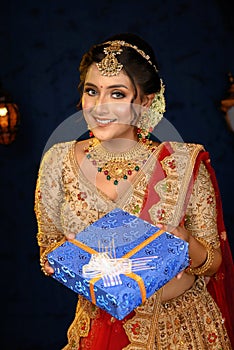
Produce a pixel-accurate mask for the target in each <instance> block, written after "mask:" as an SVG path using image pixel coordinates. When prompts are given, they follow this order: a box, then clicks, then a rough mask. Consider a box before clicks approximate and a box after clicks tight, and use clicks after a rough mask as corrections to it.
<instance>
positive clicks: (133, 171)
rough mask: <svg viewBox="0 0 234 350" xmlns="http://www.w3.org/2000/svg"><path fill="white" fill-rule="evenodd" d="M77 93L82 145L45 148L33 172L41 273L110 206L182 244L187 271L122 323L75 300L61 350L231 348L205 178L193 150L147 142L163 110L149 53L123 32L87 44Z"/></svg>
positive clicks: (215, 199) (209, 173)
mask: <svg viewBox="0 0 234 350" xmlns="http://www.w3.org/2000/svg"><path fill="white" fill-rule="evenodd" d="M79 87H80V92H81V95H82V108H83V113H84V116H85V119H86V121H87V124H88V128H89V129H90V131H91V133H92V135H91V136H92V137H91V138H90V139H89V140H84V141H79V142H77V141H75V140H74V141H71V142H64V143H59V144H56V145H54V146H53V147H52V148H51V149H50V150H49V151H47V153H46V154H45V156H44V158H43V161H42V164H41V167H40V170H39V176H38V181H37V188H36V199H35V212H36V216H37V220H38V244H39V246H40V251H41V266H42V270H43V271H44V273H45V274H46V275H51V274H53V268H52V267H51V266H50V265H49V263H48V261H47V254H48V252H50V251H51V250H53V249H54V247H55V246H56V245H57V244H58V243H59V242H61V241H62V240H64V239H65V238H66V239H72V238H74V236H75V234H76V233H77V232H79V231H81V230H83V229H84V228H85V227H86V226H88V225H90V224H91V223H93V222H94V221H96V220H98V219H99V218H100V217H102V216H103V215H104V214H106V213H107V212H109V211H111V210H112V209H114V208H115V207H118V208H122V209H124V210H125V211H128V212H129V213H131V214H134V215H136V216H139V217H141V218H142V219H144V220H147V221H149V222H151V223H153V224H155V225H158V226H160V227H162V228H164V229H166V230H168V231H170V232H171V233H173V234H174V235H176V236H178V237H180V238H182V239H183V240H185V241H187V242H188V243H189V256H190V259H191V263H190V266H189V268H187V269H186V270H185V271H184V272H183V273H180V274H179V275H178V276H177V277H175V278H173V279H172V280H171V281H170V282H169V283H167V284H166V285H165V286H164V287H163V288H161V289H160V290H159V291H158V292H156V293H155V294H154V295H153V296H152V297H150V298H148V299H147V300H146V302H145V303H144V304H143V305H141V306H139V307H138V308H136V309H135V310H134V311H133V312H132V313H131V314H130V315H128V316H127V317H126V318H125V319H124V320H122V321H119V320H117V319H115V318H113V317H112V316H110V315H109V314H107V313H106V312H105V311H103V310H101V309H99V308H97V307H96V306H94V305H93V304H91V303H90V302H89V301H87V300H85V299H84V298H83V297H79V300H78V305H77V310H76V314H75V319H74V321H73V323H72V324H71V326H70V328H69V330H68V345H67V346H65V348H64V349H66V350H75V349H82V350H84V349H86V350H88V349H92V350H98V349H100V350H120V349H125V350H126V349H128V350H129V349H139V350H140V349H149V350H153V349H154V350H159V349H179V350H182V349H191V350H202V349H222V350H225V349H231V343H230V340H229V337H228V334H227V331H226V328H227V329H230V331H231V323H230V319H229V314H228V308H227V307H226V306H227V303H228V302H231V295H230V290H229V291H227V290H225V287H224V282H225V281H226V278H227V277H226V275H225V273H226V270H225V262H226V259H227V260H228V264H229V265H228V264H227V266H229V269H230V271H231V270H232V268H233V265H232V260H231V259H232V258H231V253H230V248H229V245H228V241H227V237H226V234H225V229H224V225H223V221H222V210H221V204H220V197H219V192H218V187H217V183H216V180H215V175H214V171H213V169H212V167H211V165H210V159H209V155H208V153H207V152H206V151H205V150H204V149H203V147H202V146H201V145H196V144H185V143H179V142H162V143H157V142H153V141H151V140H150V137H149V136H150V132H151V131H152V130H153V129H154V127H155V126H156V124H157V123H158V122H159V121H160V119H161V118H162V114H163V112H164V110H165V100H164V96H163V92H164V86H163V83H162V80H161V79H160V77H159V74H158V67H157V63H156V59H155V56H154V53H153V51H152V49H151V47H150V46H149V45H148V44H147V43H146V42H145V41H144V40H142V39H141V38H139V37H138V36H136V35H133V34H120V35H116V36H114V37H111V38H109V39H108V40H106V41H104V42H103V43H101V44H98V45H95V46H93V47H92V48H91V49H90V50H89V52H88V53H86V54H85V55H84V57H83V59H82V61H81V64H80V86H79ZM93 136H94V137H93ZM222 252H225V253H224V255H223V257H222ZM222 259H223V260H222ZM207 283H208V285H207ZM229 283H233V282H231V281H229ZM207 286H208V289H209V291H210V292H208V290H207ZM230 287H231V285H230ZM210 293H211V294H212V296H213V297H212V296H211V294H210ZM214 299H215V300H216V302H217V303H218V305H219V307H218V306H217V304H216V302H215V301H214ZM220 309H221V311H222V312H221V311H220ZM229 336H231V332H230V334H229Z"/></svg>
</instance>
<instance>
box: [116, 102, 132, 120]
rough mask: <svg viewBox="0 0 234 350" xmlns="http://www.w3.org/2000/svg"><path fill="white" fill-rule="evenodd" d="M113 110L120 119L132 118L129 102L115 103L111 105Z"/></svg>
mask: <svg viewBox="0 0 234 350" xmlns="http://www.w3.org/2000/svg"><path fill="white" fill-rule="evenodd" d="M111 112H112V113H113V114H114V115H116V116H117V117H118V119H119V121H123V122H124V121H125V122H129V120H130V119H131V106H130V104H129V103H121V102H116V103H113V104H112V105H111Z"/></svg>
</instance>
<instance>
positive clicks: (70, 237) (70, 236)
mask: <svg viewBox="0 0 234 350" xmlns="http://www.w3.org/2000/svg"><path fill="white" fill-rule="evenodd" d="M75 237H76V235H75V233H71V232H69V233H68V234H67V235H66V238H67V239H68V240H72V239H75Z"/></svg>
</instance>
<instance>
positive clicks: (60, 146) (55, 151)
mask: <svg viewBox="0 0 234 350" xmlns="http://www.w3.org/2000/svg"><path fill="white" fill-rule="evenodd" d="M75 143H76V141H68V142H61V143H56V144H54V145H53V146H51V147H50V148H49V149H48V150H45V151H44V153H43V156H42V157H43V158H48V157H55V156H56V155H63V154H66V153H67V152H68V151H69V150H70V149H71V148H72V147H74V145H75Z"/></svg>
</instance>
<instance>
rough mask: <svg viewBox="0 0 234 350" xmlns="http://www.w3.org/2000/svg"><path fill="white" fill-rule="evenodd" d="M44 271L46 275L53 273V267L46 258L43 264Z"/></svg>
mask: <svg viewBox="0 0 234 350" xmlns="http://www.w3.org/2000/svg"><path fill="white" fill-rule="evenodd" d="M43 270H44V272H45V273H46V274H47V275H49V276H50V275H53V273H54V269H53V267H51V266H50V264H49V262H48V260H46V261H45V264H44V269H43Z"/></svg>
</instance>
